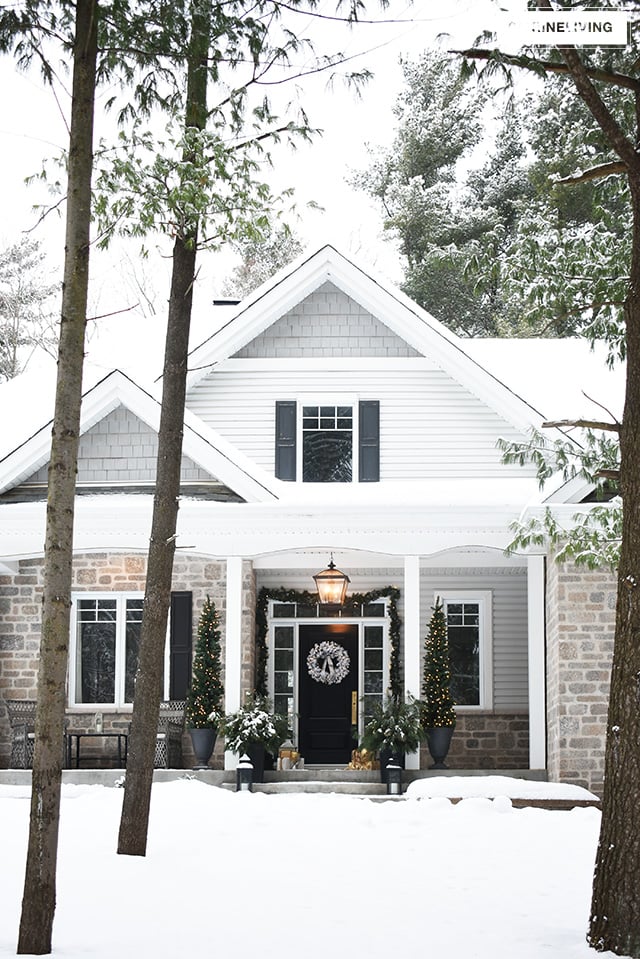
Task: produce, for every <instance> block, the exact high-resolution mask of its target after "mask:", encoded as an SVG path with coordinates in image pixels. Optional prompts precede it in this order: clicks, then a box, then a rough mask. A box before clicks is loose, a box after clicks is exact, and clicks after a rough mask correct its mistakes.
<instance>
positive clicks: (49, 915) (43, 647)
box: [18, 0, 98, 955]
mask: <svg viewBox="0 0 640 959" xmlns="http://www.w3.org/2000/svg"><path fill="white" fill-rule="evenodd" d="M97 16H98V6H97V3H96V0H77V5H76V35H75V43H74V54H73V93H72V106H71V130H70V135H69V172H68V193H67V226H66V241H65V242H66V245H65V263H64V286H63V293H62V311H61V323H60V344H59V348H58V378H57V386H56V401H55V412H54V422H53V432H52V442H51V459H50V463H49V475H48V498H47V523H46V535H45V566H44V595H43V610H42V637H41V641H40V664H39V673H38V705H37V711H36V724H35V755H34V760H33V788H32V797H31V820H30V828H29V846H28V851H27V865H26V874H25V883H24V894H23V900H22V915H21V918H20V932H19V938H18V954H20V955H24V954H25V953H30V954H36V955H42V954H44V953H49V952H51V933H52V928H53V917H54V912H55V904H56V862H57V854H58V822H59V814H60V784H61V780H62V757H63V737H64V710H65V696H66V679H67V665H68V662H67V661H68V653H69V610H70V606H71V581H72V561H73V516H74V499H75V484H76V466H77V457H78V435H79V430H80V406H81V398H82V366H83V360H84V335H85V327H86V315H87V290H88V284H89V237H90V223H91V172H92V149H93V115H94V99H95V84H96V58H97V42H96V35H97V30H96V25H97V24H96V21H97Z"/></svg>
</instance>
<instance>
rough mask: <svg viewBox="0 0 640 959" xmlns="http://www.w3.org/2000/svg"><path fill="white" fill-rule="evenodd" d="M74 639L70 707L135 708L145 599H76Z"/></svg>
mask: <svg viewBox="0 0 640 959" xmlns="http://www.w3.org/2000/svg"><path fill="white" fill-rule="evenodd" d="M73 606H74V620H73V624H74V625H73V628H72V636H71V669H72V682H71V692H72V705H81V704H85V703H91V704H96V705H113V706H122V705H125V704H127V705H130V704H131V703H133V688H134V682H135V675H136V669H137V666H138V649H139V644H140V628H141V625H142V607H143V597H142V596H141V595H136V596H131V595H128V596H127V595H123V594H114V593H109V594H103V595H101V596H97V595H93V596H90V595H86V594H85V595H79V596H76V597H75V598H74V601H73Z"/></svg>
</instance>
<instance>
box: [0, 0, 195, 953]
mask: <svg viewBox="0 0 640 959" xmlns="http://www.w3.org/2000/svg"><path fill="white" fill-rule="evenodd" d="M179 13H180V5H179V3H175V4H172V5H171V7H169V8H167V7H166V6H165V5H158V4H155V0H149V2H147V0H140V2H139V3H137V4H136V5H135V8H134V6H133V5H132V4H128V3H127V2H125V3H121V2H118V3H117V4H115V5H113V6H107V5H106V4H105V5H104V6H103V5H101V4H99V3H98V2H97V0H76V2H75V3H74V2H71V0H57V2H56V0H34V2H30V3H25V4H24V5H22V6H20V5H19V4H16V5H11V6H7V7H3V8H2V9H1V10H0V52H11V53H13V54H14V56H15V57H16V59H17V61H18V63H19V64H20V65H22V66H27V65H29V64H30V63H31V62H32V61H33V60H34V59H35V60H37V61H38V62H39V63H40V64H41V65H42V70H43V75H44V80H45V82H47V83H50V82H53V80H54V78H55V77H56V70H55V68H54V65H53V62H52V60H50V59H48V58H47V56H46V53H45V47H46V48H47V49H48V51H49V52H51V53H52V54H57V53H58V52H59V51H60V50H61V60H62V62H63V63H65V64H66V61H67V59H68V54H69V52H71V53H72V59H73V67H72V71H73V79H72V89H71V117H70V123H69V147H68V150H67V151H66V157H65V164H66V169H67V181H66V182H67V191H66V204H67V208H66V237H65V259H64V270H63V290H62V306H61V322H60V336H59V346H58V376H57V386H56V399H55V411H54V419H53V430H52V442H51V454H50V465H49V475H48V499H47V519H46V531H45V556H44V591H43V606H42V629H41V645H40V657H39V673H38V697H37V701H38V704H37V712H36V724H35V751H34V762H33V778H32V783H33V787H32V803H31V816H30V829H29V846H28V852H27V865H26V874H25V884H24V894H23V902H22V915H21V920H20V931H19V938H18V952H19V953H20V954H26V953H29V954H37V955H40V954H44V953H48V952H50V951H51V936H52V927H53V918H54V912H55V902H56V863H57V850H58V822H59V811H60V791H61V788H60V787H61V772H62V742H63V733H64V709H65V689H66V678H67V665H68V648H69V627H70V623H69V611H70V607H71V583H72V561H73V521H74V497H75V480H76V466H77V454H78V439H79V426H80V406H81V393H82V371H83V360H84V342H85V330H86V321H87V317H86V312H87V299H88V283H89V253H90V245H91V239H90V227H91V218H92V211H91V199H92V173H93V127H94V115H95V91H96V83H97V80H98V77H101V78H102V79H105V78H109V79H112V80H113V79H114V78H115V76H116V75H118V76H119V77H120V78H124V79H127V80H131V81H132V80H133V73H134V68H135V65H136V64H138V65H140V64H143V65H147V66H148V65H149V64H150V63H152V64H154V65H155V66H156V68H157V69H156V70H155V72H154V71H152V72H151V73H146V74H144V75H143V76H142V78H141V79H140V78H138V82H137V84H136V86H135V95H134V96H133V97H130V100H129V108H130V109H131V105H132V103H135V104H137V105H139V107H140V108H141V109H143V110H144V109H147V108H148V107H149V105H150V103H151V102H155V101H157V100H158V98H159V97H160V96H162V97H163V98H165V97H166V96H167V95H168V94H167V91H166V90H163V91H162V94H160V93H159V85H160V84H159V81H160V78H161V77H163V76H164V75H165V74H163V71H162V69H161V66H160V57H161V56H162V55H165V56H167V55H168V53H170V52H171V49H172V44H178V40H179V36H180V31H179V29H177V28H176V23H177V22H179ZM169 24H171V26H172V28H175V29H173V32H172V31H170V30H169ZM99 34H100V36H101V43H102V47H101V49H100V56H99V43H98V36H99ZM125 38H126V39H125ZM56 41H57V42H59V44H60V48H55V46H54V44H55V42H56ZM125 48H126V50H127V53H125ZM127 58H128V59H127Z"/></svg>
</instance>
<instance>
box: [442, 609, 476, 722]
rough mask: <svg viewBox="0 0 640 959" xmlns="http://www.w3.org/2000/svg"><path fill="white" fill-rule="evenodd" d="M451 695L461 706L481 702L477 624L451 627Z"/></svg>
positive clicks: (474, 704)
mask: <svg viewBox="0 0 640 959" xmlns="http://www.w3.org/2000/svg"><path fill="white" fill-rule="evenodd" d="M448 633H449V657H450V661H451V695H452V696H453V699H454V701H455V702H456V703H457V704H458V705H459V706H478V705H479V704H480V645H479V639H480V637H479V630H478V628H477V627H475V626H460V627H454V628H451V627H449V631H448Z"/></svg>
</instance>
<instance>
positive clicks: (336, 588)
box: [313, 554, 351, 606]
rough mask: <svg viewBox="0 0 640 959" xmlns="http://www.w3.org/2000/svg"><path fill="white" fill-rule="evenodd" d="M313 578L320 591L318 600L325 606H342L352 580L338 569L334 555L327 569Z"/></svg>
mask: <svg viewBox="0 0 640 959" xmlns="http://www.w3.org/2000/svg"><path fill="white" fill-rule="evenodd" d="M313 578H314V580H315V583H316V589H317V590H318V599H319V600H320V602H321V603H322V604H323V605H329V606H342V604H343V603H344V601H345V598H346V595H347V586H348V585H349V583H350V582H351V580H350V579H349V577H348V576H347V575H346V573H341V572H340V570H339V569H336V565H335V563H334V562H333V554H332V556H331V562H330V563H329V565H328V566H327V568H326V569H323V570H322V572H320V573H316V575H315V576H314V577H313Z"/></svg>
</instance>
